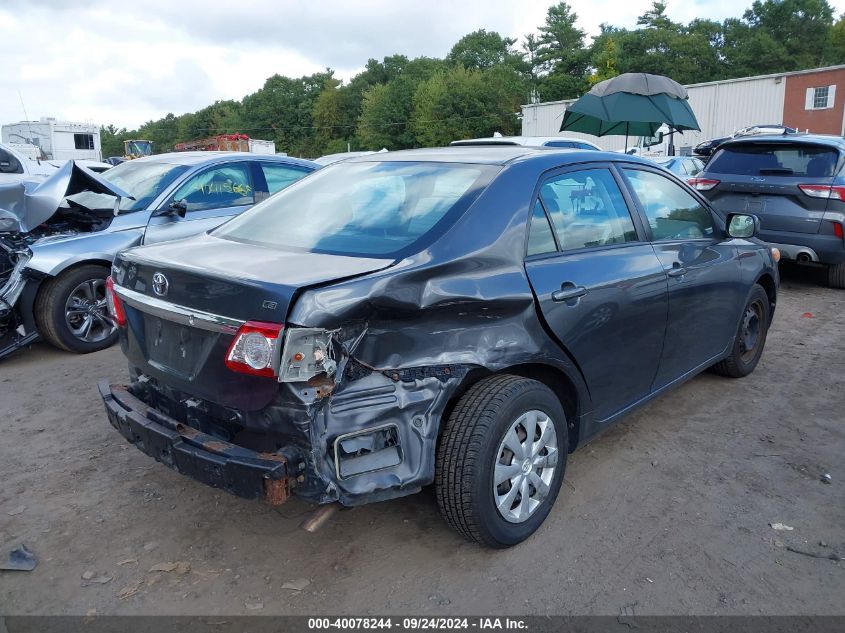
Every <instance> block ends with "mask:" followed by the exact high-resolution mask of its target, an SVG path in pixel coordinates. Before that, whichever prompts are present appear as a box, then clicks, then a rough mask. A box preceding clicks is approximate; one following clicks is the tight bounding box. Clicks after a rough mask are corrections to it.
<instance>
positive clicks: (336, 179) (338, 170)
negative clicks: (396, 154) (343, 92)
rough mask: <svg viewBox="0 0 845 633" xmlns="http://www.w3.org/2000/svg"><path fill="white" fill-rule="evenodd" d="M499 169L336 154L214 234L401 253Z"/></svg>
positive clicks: (311, 247) (342, 251)
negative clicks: (345, 158) (357, 159)
mask: <svg viewBox="0 0 845 633" xmlns="http://www.w3.org/2000/svg"><path fill="white" fill-rule="evenodd" d="M499 169H500V167H497V166H488V165H470V164H461V163H424V162H419V163H417V162H387V161H385V162H364V163H347V162H339V163H335V164H333V165H330V166H328V167H324V168H323V169H321V170H319V171H316V172H314V173H313V174H312V175H310V176H309V177H308V178H306V179H304V180H301V181H300V182H297V183H295V184H293V185H292V186H290V187H288V188H286V189H285V190H283V191H281V192H279V193H278V194H277V195H275V196H273V197H272V198H269V199H268V200H266V201H264V202H261V203H259V204H257V205H256V206H255V207H253V208H252V209H250V210H249V211H247V212H245V213H243V214H241V215H240V216H238V217H237V218H235V219H234V220H232V221H230V222H227V223H226V224H225V225H223V226H222V227H220V228H219V229H217V230H216V231H214V235H216V236H218V237H222V238H227V239H233V240H238V241H244V242H250V243H256V244H265V245H270V246H280V247H289V248H294V249H304V250H308V251H315V252H321V253H333V254H339V255H353V256H354V255H359V256H375V257H383V256H399V255H400V254H402V253H404V252H409V251H410V249H411V248H412V247H413V245H414V244H415V243H416V242H418V240H421V239H422V238H423V237H424V236H426V235H428V234H429V233H432V232H434V231H436V230H437V228H436V227H438V226H444V225H445V224H446V223H448V222H449V220H450V218H456V217H457V215H458V214H460V213H461V212H462V211H463V210H464V209H466V208H467V207H468V206H469V204H470V203H471V202H472V200H474V199H475V197H476V196H477V194H478V193H479V192H480V191H481V189H482V188H483V187H484V186H485V185H486V183H487V182H488V181H489V179H490V178H492V176H493V175H495V173H496V172H497V171H498V170H499Z"/></svg>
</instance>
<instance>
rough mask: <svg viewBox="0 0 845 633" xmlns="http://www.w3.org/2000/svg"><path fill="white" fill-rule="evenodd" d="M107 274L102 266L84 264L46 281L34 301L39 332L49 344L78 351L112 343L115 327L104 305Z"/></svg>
mask: <svg viewBox="0 0 845 633" xmlns="http://www.w3.org/2000/svg"><path fill="white" fill-rule="evenodd" d="M108 275H109V269H108V268H106V267H105V266H99V265H96V264H86V265H84V266H79V267H77V268H72V269H71V270H68V271H65V272H64V273H62V274H61V275H59V276H58V277H55V278H53V279H51V280H49V281H47V282H45V283H44V285H43V286H42V287H41V289H40V291H39V293H38V297H37V298H36V300H35V319H36V322H37V324H38V332H39V334H41V336H42V337H43V338H44V339H45V340H46V341H47V342H48V343H50V344H51V345H53V346H55V347H58V348H59V349H64V350H67V351H69V352H76V353H77V354H87V353H88V352H96V351H98V350H101V349H105V348H106V347H109V346H110V345H112V344H113V343H114V342H115V341H116V340H117V328H116V327H115V325H114V323H113V322H112V320H111V318H110V317H109V314H108V308H107V307H106V278H107V277H108Z"/></svg>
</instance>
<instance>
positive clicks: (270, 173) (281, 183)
mask: <svg viewBox="0 0 845 633" xmlns="http://www.w3.org/2000/svg"><path fill="white" fill-rule="evenodd" d="M259 164H260V165H261V171H262V172H263V173H264V179H265V180H266V181H267V191H268V192H270V193H271V194H273V193H276V192H277V191H281V190H282V189H284V188H285V187H287V186H288V185H292V184H293V183H295V182H296V181H297V180H299V179H300V178H302V177H303V176H305V174H307V173H308V172H306V171H304V170H302V169H296V168H294V167H290V166H288V165H276V164H273V163H267V162H264V161H262V162H260V163H259Z"/></svg>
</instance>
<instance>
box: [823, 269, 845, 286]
mask: <svg viewBox="0 0 845 633" xmlns="http://www.w3.org/2000/svg"><path fill="white" fill-rule="evenodd" d="M827 285H828V286H830V287H831V288H840V289H843V288H845V262H842V263H840V264H832V265H830V266H828V267H827Z"/></svg>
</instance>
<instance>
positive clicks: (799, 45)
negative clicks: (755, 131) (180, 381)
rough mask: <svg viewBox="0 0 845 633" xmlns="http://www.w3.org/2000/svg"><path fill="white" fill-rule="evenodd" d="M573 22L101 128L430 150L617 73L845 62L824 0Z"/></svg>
mask: <svg viewBox="0 0 845 633" xmlns="http://www.w3.org/2000/svg"><path fill="white" fill-rule="evenodd" d="M577 17H578V16H577V15H576V13H575V12H574V11H573V10H572V7H571V6H570V5H569V4H567V3H566V2H560V3H559V4H556V5H553V6H551V7H550V8H549V9H548V13H547V15H546V19H545V22H544V24H542V25H541V26H539V27H538V29H537V32H536V33H529V34H527V35H525V37H524V38H523V39H522V41H521V42H520V43H519V45H518V44H517V40H516V39H514V38H509V37H503V36H501V35H500V34H499V33H496V32H495V31H487V30H485V29H481V30H478V31H475V32H473V33H469V34H467V35H465V36H464V37H462V38H461V39H460V40H458V42H457V43H456V44H455V45H454V46H453V47H452V49H451V50H450V51H449V53H448V55H446V57H445V58H443V59H436V58H430V57H417V58H415V59H409V58H408V57H406V56H405V55H391V56H389V57H385V58H384V59H382V60H381V61H378V60H375V59H370V60H369V61H368V62H367V64H366V66H365V68H364V70H363V71H361V72H360V73H359V74H357V75H356V76H355V77H353V78H352V79H351V80H349V81H348V82H345V83H344V82H342V81H340V80H339V79H337V78H336V77H335V76H334V71H332V70H331V69H326V70H325V71H324V72H319V73H314V74H312V75H307V76H304V77H299V78H290V77H285V76H282V75H278V74H277V75H273V76H272V77H270V78H269V79H267V81H266V82H265V83H264V86H263V87H262V88H260V89H259V90H257V91H256V92H254V93H252V94H249V95H247V96H245V97H244V98H243V99H242V100H240V101H235V100H227V101H216V102H215V103H213V104H211V105H209V106H206V107H205V108H202V109H201V110H198V111H196V112H190V113H186V114H182V115H178V116H177V115H174V114H172V113H170V114H167V116H165V117H163V118H161V119H158V120H155V121H148V122H146V123H144V124H143V125H141V126H140V127H139V128H138V129H136V130H127V129H125V128H123V129H117V128H116V127H115V126H114V125H107V126H104V127H103V128H102V147H103V155H104V156H113V155H117V156H119V155H121V154H122V153H123V140H124V139H132V138H136V139H137V138H142V139H149V140H152V141H153V142H154V146H155V150H156V152H165V151H169V150H171V149H172V148H173V146H174V145H175V144H176V143H178V142H181V141H187V140H192V139H198V138H203V137H207V136H211V135H214V134H225V133H235V132H241V133H245V134H249V136H251V137H253V138H261V139H267V140H273V141H275V142H276V149H277V151H285V152H288V153H289V154H291V155H295V156H304V157H311V158H313V157H317V156H320V155H322V154H328V153H333V152H342V151H346V149H347V147H351V148H352V149H353V150H367V149H369V150H378V149H381V148H382V147H386V148H387V149H390V150H394V149H404V148H410V147H425V146H436V145H444V144H448V143H449V142H450V141H452V140H454V139H458V138H471V137H478V136H490V135H492V134H493V133H494V132H501V133H502V134H518V133H519V130H520V127H521V126H520V122H519V118H518V113H519V111H520V105H521V104H524V103H529V102H536V101H554V100H558V99H571V98H576V97H578V96H580V95H581V94H583V93H584V92H585V91H586V90H588V89H589V88H590V86H591V85H593V84H595V83H597V82H599V81H602V80H604V79H608V78H610V77H613V76H615V75H618V74H621V73H625V72H649V73H655V74H661V75H667V76H669V77H672V78H673V79H675V80H677V81H679V82H680V83H682V84H690V83H699V82H705V81H715V80H719V79H730V78H735V77H746V76H751V75H759V74H767V73H778V72H786V71H791V70H800V69H805V68H814V67H819V66H829V65H834V64H841V63H845V14H843V15H842V16H839V18H838V19H836V18H835V17H834V13H833V9H832V7H831V6H830V4H828V2H827V0H762V1H761V0H756V1H755V2H754V3H753V4H752V5H751V7H750V8H748V9H747V10H746V11H745V12H744V13H743V14H742V17H739V18H728V19H726V20H724V21H722V22H718V21H715V20H708V19H702V18H696V19H694V20H692V21H690V22H689V23H686V24H683V23H680V22H674V21H672V20H671V19H669V17H668V16H667V15H666V4H665V3H664V2H662V1H660V0H655V1H654V2H653V4H652V6H651V8H650V9H649V10H648V11H647V12H646V13H644V14H643V15H641V16H640V17H639V18H638V20H637V27H636V28H634V29H625V28H619V27H615V26H612V25H610V24H601V25H600V32H599V34H598V35H596V36H594V37H592V38H591V41H589V42H588V41H587V35H586V33H585V31H584V30H583V29H580V28H578V26H577V25H576V20H577Z"/></svg>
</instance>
